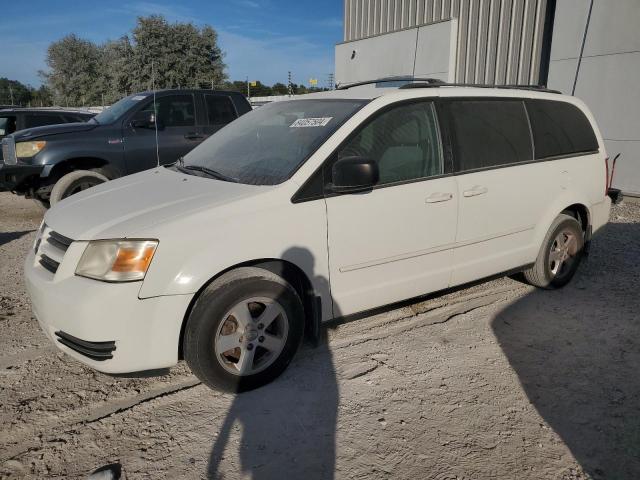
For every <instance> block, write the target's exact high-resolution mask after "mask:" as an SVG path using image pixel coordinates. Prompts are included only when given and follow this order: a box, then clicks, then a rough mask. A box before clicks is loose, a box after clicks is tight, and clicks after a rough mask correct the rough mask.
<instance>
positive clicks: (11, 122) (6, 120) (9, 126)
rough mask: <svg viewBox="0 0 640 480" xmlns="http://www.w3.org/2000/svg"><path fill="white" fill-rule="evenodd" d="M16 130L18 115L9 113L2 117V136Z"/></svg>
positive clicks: (0, 122)
mask: <svg viewBox="0 0 640 480" xmlns="http://www.w3.org/2000/svg"><path fill="white" fill-rule="evenodd" d="M15 131H16V117H15V116H14V115H7V116H5V117H0V137H4V136H5V135H9V134H10V133H13V132H15Z"/></svg>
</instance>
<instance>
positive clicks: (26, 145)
mask: <svg viewBox="0 0 640 480" xmlns="http://www.w3.org/2000/svg"><path fill="white" fill-rule="evenodd" d="M46 144H47V142H45V141H44V140H39V141H37V142H18V143H16V157H18V158H31V157H33V156H34V155H35V154H36V153H38V152H39V151H40V150H42V149H43V148H44V147H45V145H46Z"/></svg>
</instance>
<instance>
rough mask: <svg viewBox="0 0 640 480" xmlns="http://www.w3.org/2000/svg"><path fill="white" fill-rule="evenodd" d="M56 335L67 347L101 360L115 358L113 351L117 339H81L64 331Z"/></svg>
mask: <svg viewBox="0 0 640 480" xmlns="http://www.w3.org/2000/svg"><path fill="white" fill-rule="evenodd" d="M56 337H58V342H60V343H61V344H62V345H64V346H65V347H69V348H70V349H71V350H73V351H75V352H78V353H79V354H81V355H84V356H85V357H89V358H91V359H92V360H97V361H99V362H103V361H105V360H109V359H110V358H113V352H114V351H115V349H116V342H115V341H110V342H89V341H87V340H80V339H79V338H76V337H74V336H73V335H69V334H68V333H65V332H63V331H58V332H56Z"/></svg>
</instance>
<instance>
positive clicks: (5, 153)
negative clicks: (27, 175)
mask: <svg viewBox="0 0 640 480" xmlns="http://www.w3.org/2000/svg"><path fill="white" fill-rule="evenodd" d="M2 158H3V161H4V163H5V165H15V164H16V163H18V159H17V158H16V145H15V142H14V141H13V138H11V137H7V138H4V139H3V140H2Z"/></svg>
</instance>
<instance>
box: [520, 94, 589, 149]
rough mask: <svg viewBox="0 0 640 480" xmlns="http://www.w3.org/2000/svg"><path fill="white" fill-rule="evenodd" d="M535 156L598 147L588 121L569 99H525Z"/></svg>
mask: <svg viewBox="0 0 640 480" xmlns="http://www.w3.org/2000/svg"><path fill="white" fill-rule="evenodd" d="M527 110H528V111H529V118H530V119H531V129H532V131H533V140H534V144H535V152H536V158H546V157H553V156H556V155H567V154H570V153H578V152H591V151H594V150H598V140H597V139H596V136H595V134H594V133H593V129H592V128H591V123H589V120H588V119H587V117H585V115H584V113H582V111H581V110H580V109H579V108H578V107H576V106H575V105H572V104H570V103H565V102H555V101H553V100H527Z"/></svg>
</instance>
